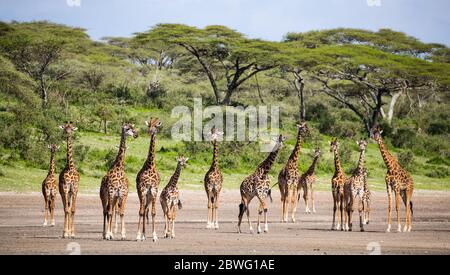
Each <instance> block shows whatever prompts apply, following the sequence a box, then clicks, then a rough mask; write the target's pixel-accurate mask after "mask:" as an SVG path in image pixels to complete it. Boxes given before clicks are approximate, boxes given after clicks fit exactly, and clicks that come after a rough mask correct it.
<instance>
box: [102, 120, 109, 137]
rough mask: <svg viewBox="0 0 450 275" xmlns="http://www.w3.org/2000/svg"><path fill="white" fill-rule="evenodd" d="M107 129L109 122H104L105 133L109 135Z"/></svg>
mask: <svg viewBox="0 0 450 275" xmlns="http://www.w3.org/2000/svg"><path fill="white" fill-rule="evenodd" d="M107 127H108V121H107V120H104V121H103V132H104V133H105V135H106V134H107Z"/></svg>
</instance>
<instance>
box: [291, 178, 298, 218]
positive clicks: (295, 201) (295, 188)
mask: <svg viewBox="0 0 450 275" xmlns="http://www.w3.org/2000/svg"><path fill="white" fill-rule="evenodd" d="M297 197H298V189H297V187H296V186H295V187H294V194H293V196H292V200H293V201H292V203H293V205H294V206H293V209H292V216H291V220H292V222H293V223H295V221H296V220H295V216H296V213H297V206H298V205H297V202H298V199H297Z"/></svg>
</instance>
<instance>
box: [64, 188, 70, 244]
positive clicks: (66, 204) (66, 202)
mask: <svg viewBox="0 0 450 275" xmlns="http://www.w3.org/2000/svg"><path fill="white" fill-rule="evenodd" d="M68 197H69V194H68V193H67V192H64V196H63V206H64V232H63V238H68V237H69V233H68V232H69V198H68Z"/></svg>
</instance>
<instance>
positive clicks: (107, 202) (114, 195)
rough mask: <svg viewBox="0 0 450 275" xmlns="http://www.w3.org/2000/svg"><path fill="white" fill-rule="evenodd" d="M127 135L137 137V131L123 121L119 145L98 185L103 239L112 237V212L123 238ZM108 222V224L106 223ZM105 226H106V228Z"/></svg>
mask: <svg viewBox="0 0 450 275" xmlns="http://www.w3.org/2000/svg"><path fill="white" fill-rule="evenodd" d="M127 136H132V137H133V138H137V136H138V135H137V131H136V129H135V128H134V125H133V124H130V123H125V124H123V126H122V132H121V135H120V146H119V150H118V152H117V157H116V159H115V160H114V162H113V163H112V165H111V167H110V169H109V171H108V173H107V174H106V175H105V176H104V177H103V179H102V183H101V186H100V199H101V201H102V206H103V234H102V237H103V239H106V240H112V239H113V232H112V226H113V214H114V213H117V212H118V214H119V215H120V221H121V238H122V240H125V238H126V236H125V234H126V231H125V220H124V212H125V205H126V201H127V197H128V184H129V181H128V178H127V176H126V175H125V167H124V162H125V151H126V149H127V146H126V139H127ZM116 216H117V214H116ZM116 222H117V217H116ZM106 224H108V225H106ZM106 227H107V228H106Z"/></svg>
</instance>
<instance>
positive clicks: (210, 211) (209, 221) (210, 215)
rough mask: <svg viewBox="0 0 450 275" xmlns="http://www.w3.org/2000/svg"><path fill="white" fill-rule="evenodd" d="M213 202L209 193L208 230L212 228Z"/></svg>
mask: <svg viewBox="0 0 450 275" xmlns="http://www.w3.org/2000/svg"><path fill="white" fill-rule="evenodd" d="M212 214H213V213H212V201H211V194H209V193H208V221H207V224H206V228H208V229H210V228H211V227H212V226H211V224H212V221H211V220H212Z"/></svg>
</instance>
